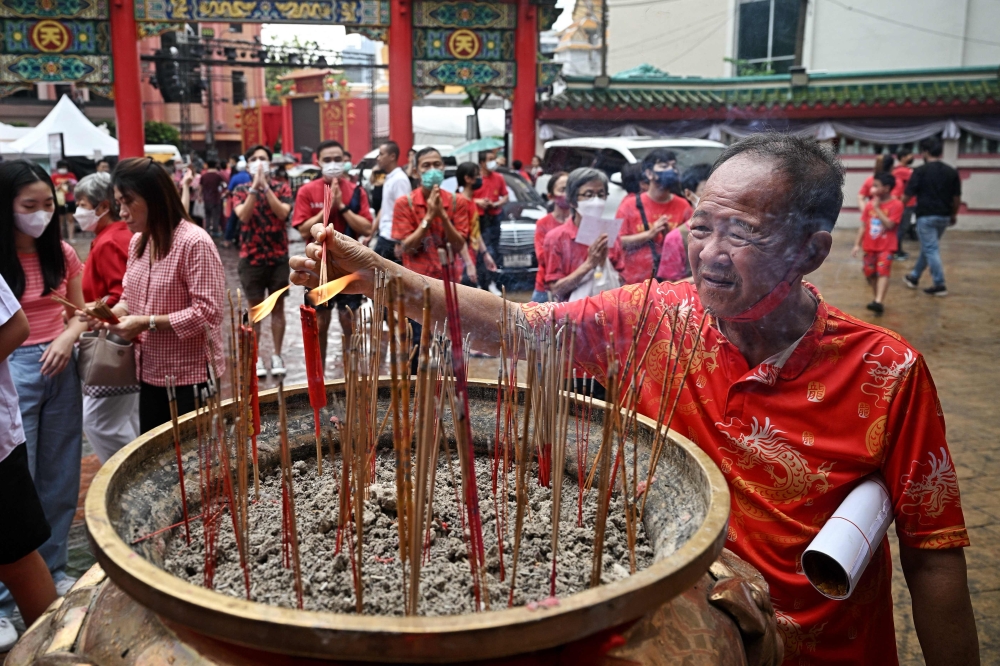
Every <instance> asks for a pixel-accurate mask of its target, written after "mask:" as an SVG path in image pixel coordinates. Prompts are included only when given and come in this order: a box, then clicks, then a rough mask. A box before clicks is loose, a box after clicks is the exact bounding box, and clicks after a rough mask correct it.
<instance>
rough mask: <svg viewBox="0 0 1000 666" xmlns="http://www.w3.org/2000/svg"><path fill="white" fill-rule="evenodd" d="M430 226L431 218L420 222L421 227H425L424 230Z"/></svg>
mask: <svg viewBox="0 0 1000 666" xmlns="http://www.w3.org/2000/svg"><path fill="white" fill-rule="evenodd" d="M429 226H431V221H430V220H424V221H423V222H421V223H420V228H421V229H423V230H425V231H426V230H427V227H429Z"/></svg>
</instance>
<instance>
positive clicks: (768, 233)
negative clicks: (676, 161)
mask: <svg viewBox="0 0 1000 666" xmlns="http://www.w3.org/2000/svg"><path fill="white" fill-rule="evenodd" d="M785 190H786V182H785V178H784V177H783V176H781V175H780V174H778V173H776V172H775V168H774V163H773V162H772V161H771V160H767V159H761V158H760V157H757V156H754V155H739V156H737V157H734V158H732V159H731V160H728V161H727V162H725V163H724V164H723V165H722V166H720V167H719V168H718V169H717V170H716V171H715V173H713V174H712V176H711V177H710V178H709V179H708V181H707V182H706V183H705V191H704V194H703V196H702V198H701V201H700V202H699V204H698V208H697V210H695V212H694V216H693V217H692V219H691V233H690V236H689V243H688V259H689V261H690V262H691V274H692V275H693V276H694V284H695V287H697V289H698V295H699V297H700V298H701V302H702V304H703V305H704V306H705V308H706V309H708V310H709V311H711V312H713V313H714V314H716V315H718V316H721V317H732V316H735V315H738V314H740V313H742V312H743V311H744V310H746V309H747V308H749V307H751V306H752V305H754V304H755V303H756V302H757V301H759V300H760V299H761V298H763V297H764V296H766V295H767V294H768V292H770V291H771V289H773V288H774V287H775V285H777V284H778V282H780V281H781V280H782V279H783V278H784V277H785V274H786V273H787V272H788V269H789V267H790V266H791V264H792V263H793V261H794V260H795V259H796V255H797V254H798V251H799V249H800V248H801V246H802V245H803V244H804V242H805V239H804V238H802V237H801V236H800V235H798V234H794V233H792V230H791V229H790V227H789V226H788V225H787V224H786V223H785V222H784V220H783V219H781V218H780V216H781V215H782V214H781V212H780V208H781V203H782V200H783V199H784V196H785Z"/></svg>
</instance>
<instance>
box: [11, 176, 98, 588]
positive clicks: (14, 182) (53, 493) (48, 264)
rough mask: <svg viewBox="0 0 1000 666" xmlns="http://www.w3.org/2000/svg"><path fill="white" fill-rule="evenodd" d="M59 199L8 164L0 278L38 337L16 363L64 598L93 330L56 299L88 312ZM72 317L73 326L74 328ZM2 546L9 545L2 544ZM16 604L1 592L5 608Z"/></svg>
mask: <svg viewBox="0 0 1000 666" xmlns="http://www.w3.org/2000/svg"><path fill="white" fill-rule="evenodd" d="M55 210H56V193H55V188H54V187H53V186H52V181H51V180H49V177H48V175H47V174H46V173H45V171H44V170H43V169H42V168H41V167H40V166H38V165H37V164H33V163H31V162H28V161H26V160H14V161H11V162H3V163H2V164H0V274H2V275H3V278H4V281H6V282H7V284H8V285H9V286H10V290H11V291H12V292H13V293H14V296H16V297H17V301H18V303H20V305H21V309H22V310H23V311H24V314H25V315H26V316H27V318H28V324H29V326H30V328H31V333H30V335H29V336H28V338H27V339H26V340H25V341H24V342H23V343H22V344H21V346H19V347H18V348H17V349H16V350H15V351H14V353H13V354H11V355H10V358H9V363H10V373H11V377H12V378H13V379H14V386H15V387H16V388H17V395H18V402H19V404H20V412H21V421H22V424H23V427H24V443H25V448H26V451H27V454H28V467H29V469H30V471H31V476H32V478H33V479H34V482H35V488H36V489H37V490H38V496H39V498H40V499H41V502H42V508H43V509H44V511H45V518H46V519H47V520H48V522H49V525H50V526H51V528H52V534H51V536H49V538H48V540H46V541H45V543H44V544H42V546H41V547H40V548H39V549H38V550H39V553H40V554H41V556H42V558H44V560H45V563H46V565H47V566H48V569H49V571H50V572H51V573H52V577H53V578H54V579H55V582H56V586H57V588H58V590H59V592H60V594H62V593H64V592H65V591H66V590H68V589H69V586H70V585H72V583H73V579H71V578H69V577H68V576H67V575H66V572H65V569H66V558H67V554H68V540H69V528H70V525H71V524H72V522H73V516H74V514H75V513H76V505H77V499H78V495H79V491H80V449H81V446H82V422H81V405H80V378H79V376H78V375H77V372H76V363H75V362H74V361H73V345H74V344H75V342H76V339H77V337H79V335H80V334H81V333H82V332H84V331H85V330H87V327H86V325H84V324H82V323H80V322H79V321H77V320H76V319H74V318H72V308H69V307H68V306H63V305H60V304H59V303H57V302H55V301H54V300H53V299H52V298H51V296H52V295H56V296H59V297H61V298H62V299H65V300H66V301H68V302H70V303H74V304H76V306H77V307H82V306H83V290H82V288H81V286H80V284H81V274H82V272H83V264H81V263H80V260H79V258H77V256H76V251H75V250H74V249H73V248H72V247H71V246H70V245H69V243H66V242H64V241H62V240H61V239H60V235H59V224H58V222H57V223H55V224H53V223H52V218H53V214H54V213H55ZM67 317H69V323H67ZM0 538H2V537H0ZM9 599H10V596H9V594H8V592H7V590H6V589H3V590H2V592H0V607H2V606H3V605H4V604H6V603H7V602H8V601H9Z"/></svg>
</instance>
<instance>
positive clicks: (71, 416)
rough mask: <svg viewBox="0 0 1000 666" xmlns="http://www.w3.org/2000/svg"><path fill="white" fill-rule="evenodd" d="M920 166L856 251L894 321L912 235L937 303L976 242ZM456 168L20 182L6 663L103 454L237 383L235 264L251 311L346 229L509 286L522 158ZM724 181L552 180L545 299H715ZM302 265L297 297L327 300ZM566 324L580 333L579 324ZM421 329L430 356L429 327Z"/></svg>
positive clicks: (29, 177) (43, 592)
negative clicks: (584, 231)
mask: <svg viewBox="0 0 1000 666" xmlns="http://www.w3.org/2000/svg"><path fill="white" fill-rule="evenodd" d="M786 148H787V147H786ZM793 148H794V149H796V150H803V149H802V148H801V147H798V148H795V147H793ZM921 148H922V155H923V161H924V163H923V165H922V166H919V167H917V168H915V169H912V168H911V167H910V164H911V163H912V161H913V158H914V156H913V155H912V154H908V153H906V152H904V151H899V152H897V153H896V154H895V155H889V154H885V155H882V156H879V158H878V160H877V163H876V168H875V170H874V173H873V174H872V176H871V177H870V178H869V179H868V180H867V181H866V182H865V184H864V186H863V187H862V189H861V191H860V193H859V205H860V206H861V209H862V226H861V227H860V229H859V232H858V235H857V239H856V243H855V246H854V249H853V251H854V253H855V255H863V265H864V275H865V276H866V278H867V279H868V280H869V282H870V283H871V285H872V289H873V301H872V302H871V303H870V304H869V305H868V308H869V309H870V310H872V311H873V312H875V313H876V314H881V313H882V312H883V311H884V300H885V295H886V291H887V289H888V284H889V276H890V269H891V265H892V263H893V262H894V261H903V260H906V259H907V255H906V253H905V252H903V251H902V240H903V239H905V238H906V237H907V234H908V233H909V230H910V228H911V227H912V228H914V229H915V231H916V235H917V237H918V239H919V241H920V257H919V259H918V260H917V261H916V264H915V266H914V267H913V270H912V271H910V272H909V273H908V274H907V275H906V276H905V278H904V279H905V283H906V285H907V286H908V287H911V288H916V287H917V285H918V281H919V279H920V277H921V275H922V273H923V272H924V270H925V269H926V268H927V267H930V271H931V275H932V279H933V285H932V286H931V287H929V288H927V289H925V291H926V292H927V293H928V294H932V295H936V296H943V295H946V294H947V289H946V287H945V281H944V272H943V269H942V267H941V260H940V253H939V250H938V240H939V238H940V237H941V235H942V234H943V232H944V230H945V229H946V228H947V227H948V226H949V225H952V224H954V222H955V215H956V213H957V210H958V200H959V195H960V182H959V179H958V176H957V173H956V172H955V170H954V169H952V168H951V167H949V166H947V165H945V164H944V163H943V162H941V161H940V157H941V145H940V141H936V140H933V139H932V140H928V141H926V142H924V143H923V144H922V145H921ZM760 150H765V149H764V148H761V149H760ZM789 150H791V149H789ZM768 154H769V155H770V153H768ZM776 155H777V156H775V155H771V157H772V158H774V159H784V157H782V155H780V154H776ZM444 158H445V156H444V155H443V154H442V153H441V151H439V150H437V149H436V148H433V147H426V148H423V149H421V150H419V151H411V153H410V155H409V156H408V157H407V159H406V160H401V151H400V148H399V146H398V145H397V144H396V143H395V142H393V141H385V142H383V143H382V144H381V145H380V146H379V151H378V158H377V160H376V165H375V168H374V169H373V171H372V177H371V179H370V182H369V183H368V184H367V185H368V187H365V186H363V184H362V183H359V182H357V176H356V175H355V174H354V173H352V171H353V165H352V162H351V156H350V154H349V153H348V152H347V151H345V150H344V147H343V146H342V145H341V144H339V143H338V142H336V141H324V142H322V143H321V144H319V145H318V146H317V147H316V150H315V152H314V161H315V163H316V165H317V166H318V167H319V176H318V177H317V178H316V179H315V180H313V181H311V182H307V183H305V184H302V185H301V186H299V187H298V188H297V190H296V191H294V192H293V189H292V184H291V183H290V181H289V178H288V176H287V174H286V173H285V172H284V169H283V167H280V166H279V167H277V168H276V165H274V164H272V160H273V154H272V152H271V150H270V149H269V148H267V147H266V146H253V147H251V148H250V149H249V150H247V151H246V153H245V154H244V155H243V156H240V157H238V158H232V159H231V160H230V161H229V162H228V164H227V165H225V167H222V166H221V165H220V164H219V163H218V162H216V161H213V160H209V161H207V162H206V163H205V165H204V168H203V169H197V170H196V169H194V168H191V167H190V166H188V165H184V164H183V163H181V164H177V165H175V169H174V173H173V174H171V173H170V172H169V171H168V170H167V169H166V168H164V166H163V165H161V164H160V163H158V162H157V161H155V160H153V159H151V158H132V159H126V160H122V161H120V162H119V163H118V164H117V165H116V166H115V168H114V170H113V172H110V165H109V164H108V163H107V162H102V163H100V164H98V169H97V171H96V173H93V174H91V175H88V176H86V177H84V178H81V179H79V180H77V179H76V177H75V176H74V175H73V174H72V173H71V172H70V171H69V169H68V166H67V165H65V164H64V163H60V164H59V165H58V167H57V169H56V172H55V173H54V174H53V175H52V176H49V175H48V174H47V173H46V172H45V170H43V169H42V168H41V167H39V166H37V165H35V164H33V163H30V162H27V161H23V160H18V161H10V162H4V163H2V164H0V254H2V255H3V256H2V261H0V276H2V280H0V402H2V403H3V409H0V502H2V503H3V504H4V505H5V506H12V505H14V504H16V505H17V506H19V507H23V509H22V510H19V511H17V512H9V511H8V512H2V513H0V530H2V532H3V533H4V534H5V535H8V536H9V538H6V537H5V539H3V540H2V541H0V583H2V584H3V585H4V586H6V587H0V652H3V651H4V649H5V648H6V647H9V646H10V644H11V643H12V636H11V632H12V631H13V628H12V627H11V625H10V622H9V617H10V616H11V615H12V613H13V610H14V607H15V604H16V605H17V607H19V608H20V612H21V614H22V615H23V617H24V619H25V621H26V622H28V623H29V624H30V622H31V621H32V620H33V619H34V618H35V617H37V616H38V614H39V613H41V612H42V610H43V609H44V608H45V607H46V606H47V605H48V603H49V602H51V600H52V599H53V598H55V597H56V596H57V595H60V594H63V593H65V592H66V590H68V588H69V586H70V585H72V583H73V579H72V578H71V577H69V576H68V575H67V573H66V567H67V548H68V536H69V529H70V525H71V523H72V520H73V516H74V514H75V512H76V507H77V499H78V493H79V486H80V465H79V461H80V457H81V446H82V435H83V434H84V433H85V434H86V436H87V440H88V441H89V442H90V444H91V446H92V447H93V449H94V451H95V453H96V454H97V456H98V458H99V459H100V461H101V462H102V463H103V462H104V461H106V460H107V459H108V458H110V457H111V456H112V455H114V453H115V452H116V451H118V450H119V449H120V448H121V447H123V446H124V445H125V444H127V443H128V442H130V441H132V440H133V439H135V438H136V437H137V436H138V435H139V434H141V433H144V432H147V431H149V430H150V429H152V428H155V427H157V426H159V425H161V424H163V423H165V422H166V421H168V420H169V419H170V409H169V400H168V390H167V384H168V383H170V384H174V385H176V400H177V406H178V409H179V412H180V413H186V412H189V411H191V410H193V409H194V407H195V397H196V394H197V392H198V391H199V390H201V389H204V388H205V386H206V382H207V381H208V380H209V378H210V376H211V375H212V373H215V375H221V374H222V373H223V372H224V364H223V362H222V355H223V303H224V302H225V298H224V295H225V286H226V285H225V276H224V272H223V265H222V260H221V258H220V254H219V249H218V245H224V244H226V243H230V242H232V243H235V245H236V246H237V249H238V255H239V263H238V275H239V281H240V285H241V288H242V290H243V293H244V294H245V295H246V298H247V301H248V303H249V304H250V305H256V304H258V303H260V302H261V301H263V300H264V299H265V298H266V297H267V296H268V295H270V294H273V293H275V292H277V291H278V290H280V289H282V288H283V287H285V286H286V285H288V283H289V280H290V278H291V277H292V276H293V268H295V266H292V265H291V264H292V263H294V262H293V261H292V260H291V259H290V256H289V255H290V253H289V226H291V227H292V228H294V230H295V231H296V232H297V233H298V234H299V235H300V236H301V238H302V240H304V241H305V242H306V243H308V244H310V247H315V244H316V243H318V242H320V241H321V240H322V236H323V234H324V233H329V231H319V230H324V229H325V230H333V231H336V232H339V233H340V234H342V235H343V237H345V238H347V239H351V240H352V241H358V242H360V243H362V244H364V245H366V246H368V247H370V248H371V249H372V250H373V253H372V255H371V256H373V257H379V258H380V259H379V260H380V261H382V262H391V263H393V264H397V265H401V266H402V267H403V268H404V269H407V271H409V272H412V273H413V274H416V275H422V276H425V277H428V278H438V279H439V278H441V277H442V276H443V271H444V269H445V266H444V265H443V264H442V257H443V256H445V255H442V253H441V250H444V249H446V248H449V247H450V250H451V255H450V256H451V261H452V262H453V263H452V265H451V270H452V274H453V276H455V278H456V279H459V280H461V281H462V282H463V283H464V284H465V285H467V286H470V287H479V290H478V291H487V290H488V287H489V286H490V285H491V284H492V283H494V282H495V281H496V280H497V271H498V268H497V258H498V253H499V243H500V227H501V218H502V213H503V208H504V205H505V204H506V203H507V202H508V201H509V196H510V193H509V192H508V188H507V183H506V181H505V178H504V174H503V172H502V171H500V170H501V169H502V168H505V167H504V165H503V164H501V160H502V157H501V156H498V155H497V154H496V153H495V152H492V151H487V152H484V153H481V154H480V159H479V160H478V162H465V163H462V164H459V165H458V166H457V169H456V170H455V178H456V181H457V183H456V187H455V191H453V192H452V191H448V190H446V189H444V188H443V187H442V186H443V184H444V181H445V159H444ZM803 159H804V158H803ZM811 159H813V161H816V160H823V159H826V158H825V157H822V156H817V155H812V157H811ZM512 166H513V171H515V172H517V173H520V174H521V175H522V176H523V177H524V178H525V179H526V180H528V181H530V182H532V183H534V182H535V181H536V180H537V179H538V177H539V176H540V175H542V172H543V170H542V165H541V160H539V159H538V158H535V159H533V160H532V162H531V164H530V166H529V167H528V168H525V167H524V165H523V164H521V163H520V162H514V163H513V164H512ZM831 168H832V167H831ZM712 169H713V167H712V166H711V165H708V164H702V165H695V166H692V167H689V168H687V169H685V170H684V171H683V172H681V171H680V170H679V169H678V165H677V156H676V155H675V154H674V153H673V152H671V151H669V150H665V149H656V150H652V151H650V152H649V153H648V154H647V155H646V156H645V158H644V159H643V160H642V162H641V163H640V164H636V165H629V166H628V167H627V168H626V169H625V170H623V173H622V182H623V186H624V188H625V189H626V191H627V194H626V195H625V197H624V198H623V199H622V201H621V203H620V205H619V206H618V207H617V210H615V211H613V212H612V211H608V210H607V207H608V203H607V202H608V196H609V188H610V183H609V179H608V176H607V174H606V173H605V172H604V171H602V170H600V169H596V168H590V167H584V168H579V169H575V170H573V171H572V172H569V173H566V172H557V173H552V174H549V179H548V182H547V185H546V188H545V191H546V194H547V197H546V198H547V200H548V206H549V212H548V214H547V215H545V216H544V217H542V218H541V219H540V220H539V221H538V222H537V224H536V227H535V236H534V245H535V254H536V258H537V265H538V271H537V273H536V278H535V282H534V285H533V293H532V301H534V303H536V304H543V303H551V304H552V305H551V306H550V307H556V305H555V304H562V303H575V302H580V301H585V302H588V303H593V302H594V301H593V300H592V299H593V298H594V297H599V296H600V294H601V293H602V292H604V291H609V290H611V289H615V288H617V287H621V286H626V285H630V284H639V283H643V282H645V281H646V280H648V279H650V278H659V279H661V280H666V281H671V282H677V281H685V280H687V281H694V282H695V283H696V284H697V283H698V275H697V274H696V272H694V274H693V271H692V266H691V259H690V257H691V256H693V255H692V254H691V253H690V252H689V248H690V246H691V244H692V243H701V244H703V243H704V238H705V234H707V233H708V231H706V227H705V223H704V220H703V219H701V218H698V217H697V216H696V215H695V214H694V210H695V209H696V208H698V206H699V203H700V202H701V201H702V200H703V198H704V197H705V196H706V187H707V183H708V181H709V179H710V176H711V174H712ZM328 189H329V202H328V200H327V197H328V195H327V190H328ZM324 210H327V211H328V217H327V218H326V219H324V218H323V213H324ZM699 210H701V209H699ZM66 216H69V218H70V219H69V221H68V222H67V220H66V219H65V218H66ZM693 216H694V217H693ZM611 217H614V218H617V219H620V220H621V228H620V232H619V233H618V234H616V235H615V236H614V237H613V238H611V237H609V235H608V234H607V233H602V234H600V235H598V236H597V237H596V239H595V240H593V241H592V242H590V243H588V244H582V243H579V242H577V241H576V239H577V237H578V234H579V233H580V229H581V225H582V224H584V222H585V220H588V219H593V218H611ZM914 218H915V222H911V220H913V219H914ZM833 219H835V216H834V218H833ZM823 224H824V225H827V226H825V227H823V228H824V230H825V231H829V229H830V228H832V226H833V225H832V222H831V221H829V220H828V219H826V218H824V220H823ZM76 225H79V228H80V229H81V230H83V231H85V232H91V233H93V234H94V239H93V241H92V242H91V245H90V251H89V254H88V256H87V260H86V262H81V261H80V260H79V258H78V255H77V253H76V251H75V250H74V248H73V246H72V245H70V244H69V243H68V242H66V240H64V238H67V237H68V238H72V235H73V229H74V228H75V226H76ZM692 225H694V226H692ZM827 227H828V228H827ZM730 233H731V236H732V238H731V239H730V240H729V241H728V242H730V243H750V242H751V240H749V239H746V238H738V236H739V235H740V233H741V231H740V230H739V229H737V230H732V231H731V232H730ZM817 242H818V241H817ZM827 250H828V248H827ZM824 256H825V255H824ZM302 265H303V264H299V271H300V274H299V277H298V278H297V281H298V282H300V283H303V282H306V283H309V284H311V282H310V280H309V279H307V278H305V277H303V273H302V270H303V269H302V268H301V266H302ZM385 265H389V264H385ZM817 266H818V264H817ZM720 279H722V278H720ZM720 289H721V287H720ZM285 295H287V292H286V293H285ZM53 296H57V297H58V299H53V298H52V297H53ZM807 298H809V297H808V296H807ZM588 299H591V300H588ZM362 300H363V295H362V294H361V293H351V294H347V293H344V294H340V295H338V296H337V297H335V298H334V299H333V300H331V301H330V302H329V303H328V304H326V305H324V306H320V308H319V312H318V321H319V326H320V344H321V350H322V355H323V358H324V364H325V359H326V355H327V337H328V331H329V327H330V323H331V319H332V313H333V309H336V310H337V313H338V321H339V324H340V327H341V329H342V330H343V333H344V335H345V336H348V337H349V336H350V335H351V334H352V321H353V319H354V316H355V313H356V312H357V310H358V309H359V308H360V307H361V305H362ZM98 303H102V304H103V305H104V306H106V307H107V308H110V309H111V311H112V312H113V313H114V315H115V319H116V321H115V323H110V322H109V321H107V320H106V319H102V318H98V317H96V316H95V315H94V313H93V308H94V307H95V305H96V304H98ZM533 307H538V306H533ZM559 307H560V308H563V309H560V310H558V311H559V312H562V313H578V310H574V309H572V308H573V307H577V306H561V305H560V306H559ZM567 308H568V309H567ZM466 311H467V310H463V312H466ZM285 325H286V323H285V316H284V309H283V307H276V308H275V309H274V310H273V312H272V314H271V317H270V329H271V338H272V345H273V347H272V349H273V353H272V355H271V357H270V359H269V363H265V362H264V359H263V358H261V359H260V360H259V361H258V365H257V368H256V372H257V374H258V376H261V377H264V376H267V375H268V374H270V375H272V376H274V377H278V378H280V377H282V376H283V375H284V374H285V365H284V361H283V359H282V356H281V354H282V348H283V342H284V334H285ZM414 329H415V330H414V338H415V339H419V336H420V331H419V324H417V323H416V322H414ZM258 335H259V331H258ZM81 340H86V341H87V344H86V345H85V344H83V342H81V344H80V350H79V352H78V354H79V356H80V360H79V367H80V368H83V367H92V366H85V363H84V357H85V356H86V355H87V353H88V352H87V351H86V350H87V349H91V348H93V346H94V345H105V344H114V345H119V346H120V347H125V348H127V349H128V350H129V354H127V355H125V356H124V357H123V358H125V359H127V360H126V361H123V363H125V367H122V368H118V369H117V370H114V369H112V370H108V369H104V372H103V373H94V372H91V373H88V374H87V375H86V376H82V375H81V373H80V372H78V362H77V360H75V358H74V354H75V351H74V350H75V348H76V346H77V342H78V341H81ZM123 377H124V379H123ZM13 639H16V633H14V634H13Z"/></svg>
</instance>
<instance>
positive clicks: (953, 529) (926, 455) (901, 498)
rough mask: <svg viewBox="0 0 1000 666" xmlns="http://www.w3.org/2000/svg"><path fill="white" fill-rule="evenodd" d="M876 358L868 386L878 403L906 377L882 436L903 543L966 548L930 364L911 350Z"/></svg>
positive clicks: (888, 349)
mask: <svg viewBox="0 0 1000 666" xmlns="http://www.w3.org/2000/svg"><path fill="white" fill-rule="evenodd" d="M877 357H885V358H877ZM877 357H876V358H877V361H878V365H877V366H876V367H875V369H874V370H873V371H872V373H871V382H872V383H870V384H866V386H876V385H877V386H878V389H877V390H876V391H875V392H874V394H875V397H876V398H886V397H889V396H888V395H886V394H890V395H891V394H892V392H893V391H892V389H893V387H892V383H893V382H892V380H893V379H894V378H895V377H900V376H902V378H901V379H899V380H898V381H899V386H898V389H897V390H896V391H895V394H894V395H892V397H891V400H892V402H891V404H890V405H889V412H888V415H887V416H884V417H882V418H883V419H886V421H885V423H884V427H883V429H882V432H881V433H878V434H879V435H880V436H881V437H883V438H884V440H883V441H884V442H885V445H886V450H885V453H884V455H883V458H882V474H883V476H884V477H885V480H886V483H887V485H888V487H889V495H890V497H891V498H892V503H893V513H894V515H895V519H896V533H897V535H898V536H899V541H900V542H901V543H904V544H906V545H907V546H910V547H912V548H927V549H944V548H961V547H965V546H968V545H969V534H968V532H967V531H966V529H965V518H964V516H963V515H962V502H961V497H960V496H959V491H958V477H957V475H956V474H955V466H954V464H953V463H952V460H951V453H950V452H949V451H948V442H947V441H946V439H945V426H944V416H943V414H942V411H941V403H940V401H939V400H938V396H937V389H935V388H934V381H933V380H932V379H931V375H930V372H929V371H928V369H927V364H926V363H925V362H924V358H923V356H921V355H919V354H917V353H916V352H914V351H913V350H911V349H909V348H905V349H904V351H903V352H902V353H900V352H898V351H896V350H894V349H892V348H891V347H889V346H885V347H883V349H882V351H881V352H880V353H879V354H878V355H877ZM890 357H891V358H890ZM869 363H870V361H869ZM879 370H884V372H879ZM880 375H881V376H880ZM874 425H876V426H877V425H878V424H877V423H876V424H874Z"/></svg>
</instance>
